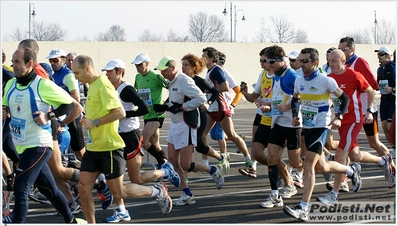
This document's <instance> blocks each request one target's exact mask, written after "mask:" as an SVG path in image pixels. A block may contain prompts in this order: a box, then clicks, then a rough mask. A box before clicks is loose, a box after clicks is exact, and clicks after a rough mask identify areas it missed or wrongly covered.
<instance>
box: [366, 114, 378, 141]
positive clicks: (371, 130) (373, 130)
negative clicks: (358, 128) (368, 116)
mask: <svg viewBox="0 0 398 226" xmlns="http://www.w3.org/2000/svg"><path fill="white" fill-rule="evenodd" d="M363 117H364V118H365V116H363ZM363 130H365V134H366V136H374V135H375V134H377V133H379V125H378V123H377V111H376V112H375V113H373V123H370V124H366V123H363Z"/></svg>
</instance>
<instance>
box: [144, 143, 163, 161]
mask: <svg viewBox="0 0 398 226" xmlns="http://www.w3.org/2000/svg"><path fill="white" fill-rule="evenodd" d="M147 151H148V152H149V154H151V155H152V156H153V157H154V158H155V159H156V161H158V164H164V163H165V161H164V158H163V156H162V155H161V154H160V152H158V150H156V148H155V146H153V145H152V144H151V146H150V147H149V148H148V150H147Z"/></svg>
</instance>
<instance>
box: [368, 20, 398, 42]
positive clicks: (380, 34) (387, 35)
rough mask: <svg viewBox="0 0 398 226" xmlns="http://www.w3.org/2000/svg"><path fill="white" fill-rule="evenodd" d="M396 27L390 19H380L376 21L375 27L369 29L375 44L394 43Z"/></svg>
mask: <svg viewBox="0 0 398 226" xmlns="http://www.w3.org/2000/svg"><path fill="white" fill-rule="evenodd" d="M396 28H397V24H393V23H391V21H386V20H382V21H381V22H380V23H377V25H376V28H375V27H372V28H371V29H370V30H371V32H372V35H373V40H375V41H376V44H395V37H396V36H395V34H396V32H397V30H396ZM375 30H376V32H375Z"/></svg>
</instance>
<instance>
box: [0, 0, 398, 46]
mask: <svg viewBox="0 0 398 226" xmlns="http://www.w3.org/2000/svg"><path fill="white" fill-rule="evenodd" d="M30 2H31V3H33V4H32V5H31V6H32V8H34V9H35V13H36V14H37V15H36V16H35V18H34V20H35V21H36V22H41V21H44V22H48V23H58V24H60V25H61V27H62V29H64V30H66V31H67V35H66V37H65V39H64V40H65V41H76V40H78V39H82V38H84V37H86V38H88V39H89V40H92V41H95V37H97V35H98V33H100V32H101V33H104V32H106V31H107V30H108V29H109V27H111V26H112V25H120V26H121V27H122V28H124V29H125V33H126V41H138V37H139V36H140V35H141V34H142V32H143V31H144V30H145V29H149V30H150V31H151V32H152V33H154V34H162V35H163V37H166V36H167V33H168V32H169V31H170V30H173V31H174V32H175V33H177V34H178V35H181V36H182V35H184V34H188V18H189V15H191V14H196V13H198V12H205V13H206V14H208V15H209V16H210V15H216V16H218V17H219V18H221V19H222V20H223V21H224V24H225V29H226V31H227V32H228V40H229V37H230V32H231V18H230V6H231V3H232V9H233V10H232V12H233V15H232V27H233V28H234V26H235V22H234V21H235V10H234V9H235V6H236V11H237V14H236V17H237V22H236V27H237V29H236V39H237V41H238V42H253V40H254V39H255V38H256V35H257V34H258V32H260V31H261V29H262V28H268V27H271V20H270V17H271V16H273V17H279V16H281V15H283V16H285V17H286V18H287V19H288V20H289V21H290V22H292V24H293V25H294V27H295V28H296V29H302V30H304V31H305V32H307V37H308V41H309V42H310V43H336V42H338V40H339V39H340V38H341V37H343V36H345V34H346V32H349V31H352V30H354V31H356V30H360V29H368V28H372V27H374V21H375V11H376V19H377V21H378V22H381V21H382V20H386V21H389V22H392V23H395V26H397V25H396V21H398V19H397V7H398V5H397V2H396V1H236V2H235V1H234V2H224V1H30ZM224 8H226V10H227V11H228V14H227V15H226V16H224V15H223V13H222V12H223V10H224ZM243 15H244V16H245V18H246V21H242V20H241V18H242V16H243ZM28 27H29V2H28V1H1V37H2V40H3V41H7V40H10V39H9V36H10V35H11V34H12V33H13V32H14V31H15V30H16V28H20V29H21V30H23V31H26V32H27V31H28ZM232 34H233V36H234V34H235V31H233V32H232Z"/></svg>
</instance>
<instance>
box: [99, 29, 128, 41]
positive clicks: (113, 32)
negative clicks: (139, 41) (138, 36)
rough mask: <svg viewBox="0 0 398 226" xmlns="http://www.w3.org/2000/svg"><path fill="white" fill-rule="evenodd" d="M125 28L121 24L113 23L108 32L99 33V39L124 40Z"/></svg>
mask: <svg viewBox="0 0 398 226" xmlns="http://www.w3.org/2000/svg"><path fill="white" fill-rule="evenodd" d="M125 36H126V34H125V30H124V28H122V27H121V26H120V25H112V26H111V27H110V28H109V29H108V31H107V32H105V33H101V32H100V33H98V35H97V37H96V40H97V41H110V42H123V41H126V37H125Z"/></svg>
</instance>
